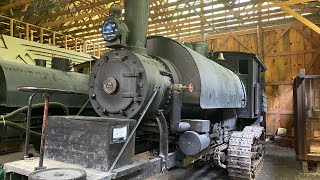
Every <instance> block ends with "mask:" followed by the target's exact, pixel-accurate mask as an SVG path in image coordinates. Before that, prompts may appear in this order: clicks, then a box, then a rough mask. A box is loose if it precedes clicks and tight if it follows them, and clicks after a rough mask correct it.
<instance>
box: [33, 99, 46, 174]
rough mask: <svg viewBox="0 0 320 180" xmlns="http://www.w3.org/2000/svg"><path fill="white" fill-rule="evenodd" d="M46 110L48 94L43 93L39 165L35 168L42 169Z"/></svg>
mask: <svg viewBox="0 0 320 180" xmlns="http://www.w3.org/2000/svg"><path fill="white" fill-rule="evenodd" d="M48 111H49V95H48V94H44V110H43V122H42V135H41V144H40V156H39V166H38V167H36V169H42V168H44V167H43V157H44V150H45V146H44V145H45V143H46V136H47V127H48Z"/></svg>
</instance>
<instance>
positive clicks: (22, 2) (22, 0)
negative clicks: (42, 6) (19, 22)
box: [0, 0, 34, 12]
mask: <svg viewBox="0 0 320 180" xmlns="http://www.w3.org/2000/svg"><path fill="white" fill-rule="evenodd" d="M33 1H34V0H19V1H16V2H13V3H10V4H7V5H5V6H1V7H0V12H2V11H6V10H9V9H12V8H15V7H19V6H23V5H26V4H29V3H32V2H33Z"/></svg>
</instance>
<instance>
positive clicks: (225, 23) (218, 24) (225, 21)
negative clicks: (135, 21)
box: [70, 8, 320, 38]
mask: <svg viewBox="0 0 320 180" xmlns="http://www.w3.org/2000/svg"><path fill="white" fill-rule="evenodd" d="M274 11H276V12H281V11H280V10H274ZM304 11H305V12H312V11H313V12H319V11H320V9H319V8H313V9H308V10H304ZM268 14H269V12H263V13H262V14H261V15H263V17H264V18H260V17H259V16H257V17H251V18H250V16H252V15H247V16H245V17H242V18H244V19H245V18H248V20H246V21H245V20H240V21H237V22H234V21H231V22H230V21H228V20H232V19H233V18H227V19H218V20H213V21H211V22H210V23H211V24H216V27H223V26H228V25H233V24H235V23H238V24H239V26H240V24H241V23H245V22H254V21H256V20H259V19H263V20H265V19H269V18H279V17H283V16H284V15H285V13H280V14H279V13H277V14H275V15H268ZM180 23H182V24H184V25H182V26H174V27H171V28H164V29H163V28H162V29H153V30H150V28H152V27H150V25H149V31H148V32H149V34H150V33H151V34H160V33H161V32H163V31H167V32H166V33H162V34H160V35H162V36H168V35H170V34H175V33H180V34H181V33H184V32H190V31H194V30H202V29H203V28H202V27H198V26H201V24H202V23H201V22H199V23H193V24H192V26H194V27H193V28H188V27H190V25H188V24H187V23H184V21H180ZM159 26H160V25H159ZM241 26H243V25H241ZM97 28H98V27H96V26H94V27H90V28H84V29H80V30H75V31H70V34H72V32H77V33H80V32H86V31H88V30H93V29H97ZM178 28H179V29H178ZM204 28H209V26H204ZM234 28H235V27H234ZM182 29H183V30H182ZM99 34H100V32H99V31H97V32H96V33H94V32H88V33H84V34H79V35H76V37H79V38H80V37H85V36H93V35H99ZM180 34H177V35H180ZM182 36H183V35H182Z"/></svg>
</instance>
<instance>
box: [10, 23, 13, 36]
mask: <svg viewBox="0 0 320 180" xmlns="http://www.w3.org/2000/svg"><path fill="white" fill-rule="evenodd" d="M10 36H11V37H13V19H10Z"/></svg>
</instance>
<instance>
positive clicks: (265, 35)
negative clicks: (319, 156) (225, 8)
mask: <svg viewBox="0 0 320 180" xmlns="http://www.w3.org/2000/svg"><path fill="white" fill-rule="evenodd" d="M195 40H196V39H189V40H188V41H195ZM206 40H207V42H208V44H209V48H210V49H211V50H214V51H219V50H223V51H241V52H251V53H255V54H258V55H259V56H260V58H261V59H262V60H263V61H264V63H265V65H266V67H267V69H268V70H267V71H266V73H265V79H266V94H267V96H268V112H267V134H268V135H273V134H275V132H276V130H277V128H279V127H283V128H287V129H288V135H289V136H293V134H294V132H293V127H294V112H293V98H292V96H293V95H292V79H293V77H294V76H296V75H297V74H298V73H299V70H300V69H302V68H304V69H306V72H307V74H320V56H319V54H320V35H319V34H317V33H316V32H314V31H313V30H311V29H310V28H308V27H305V26H303V25H302V24H289V25H282V26H276V27H269V28H261V27H259V26H258V27H257V28H256V29H251V30H246V31H242V32H232V33H226V34H218V35H209V36H207V37H206Z"/></svg>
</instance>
